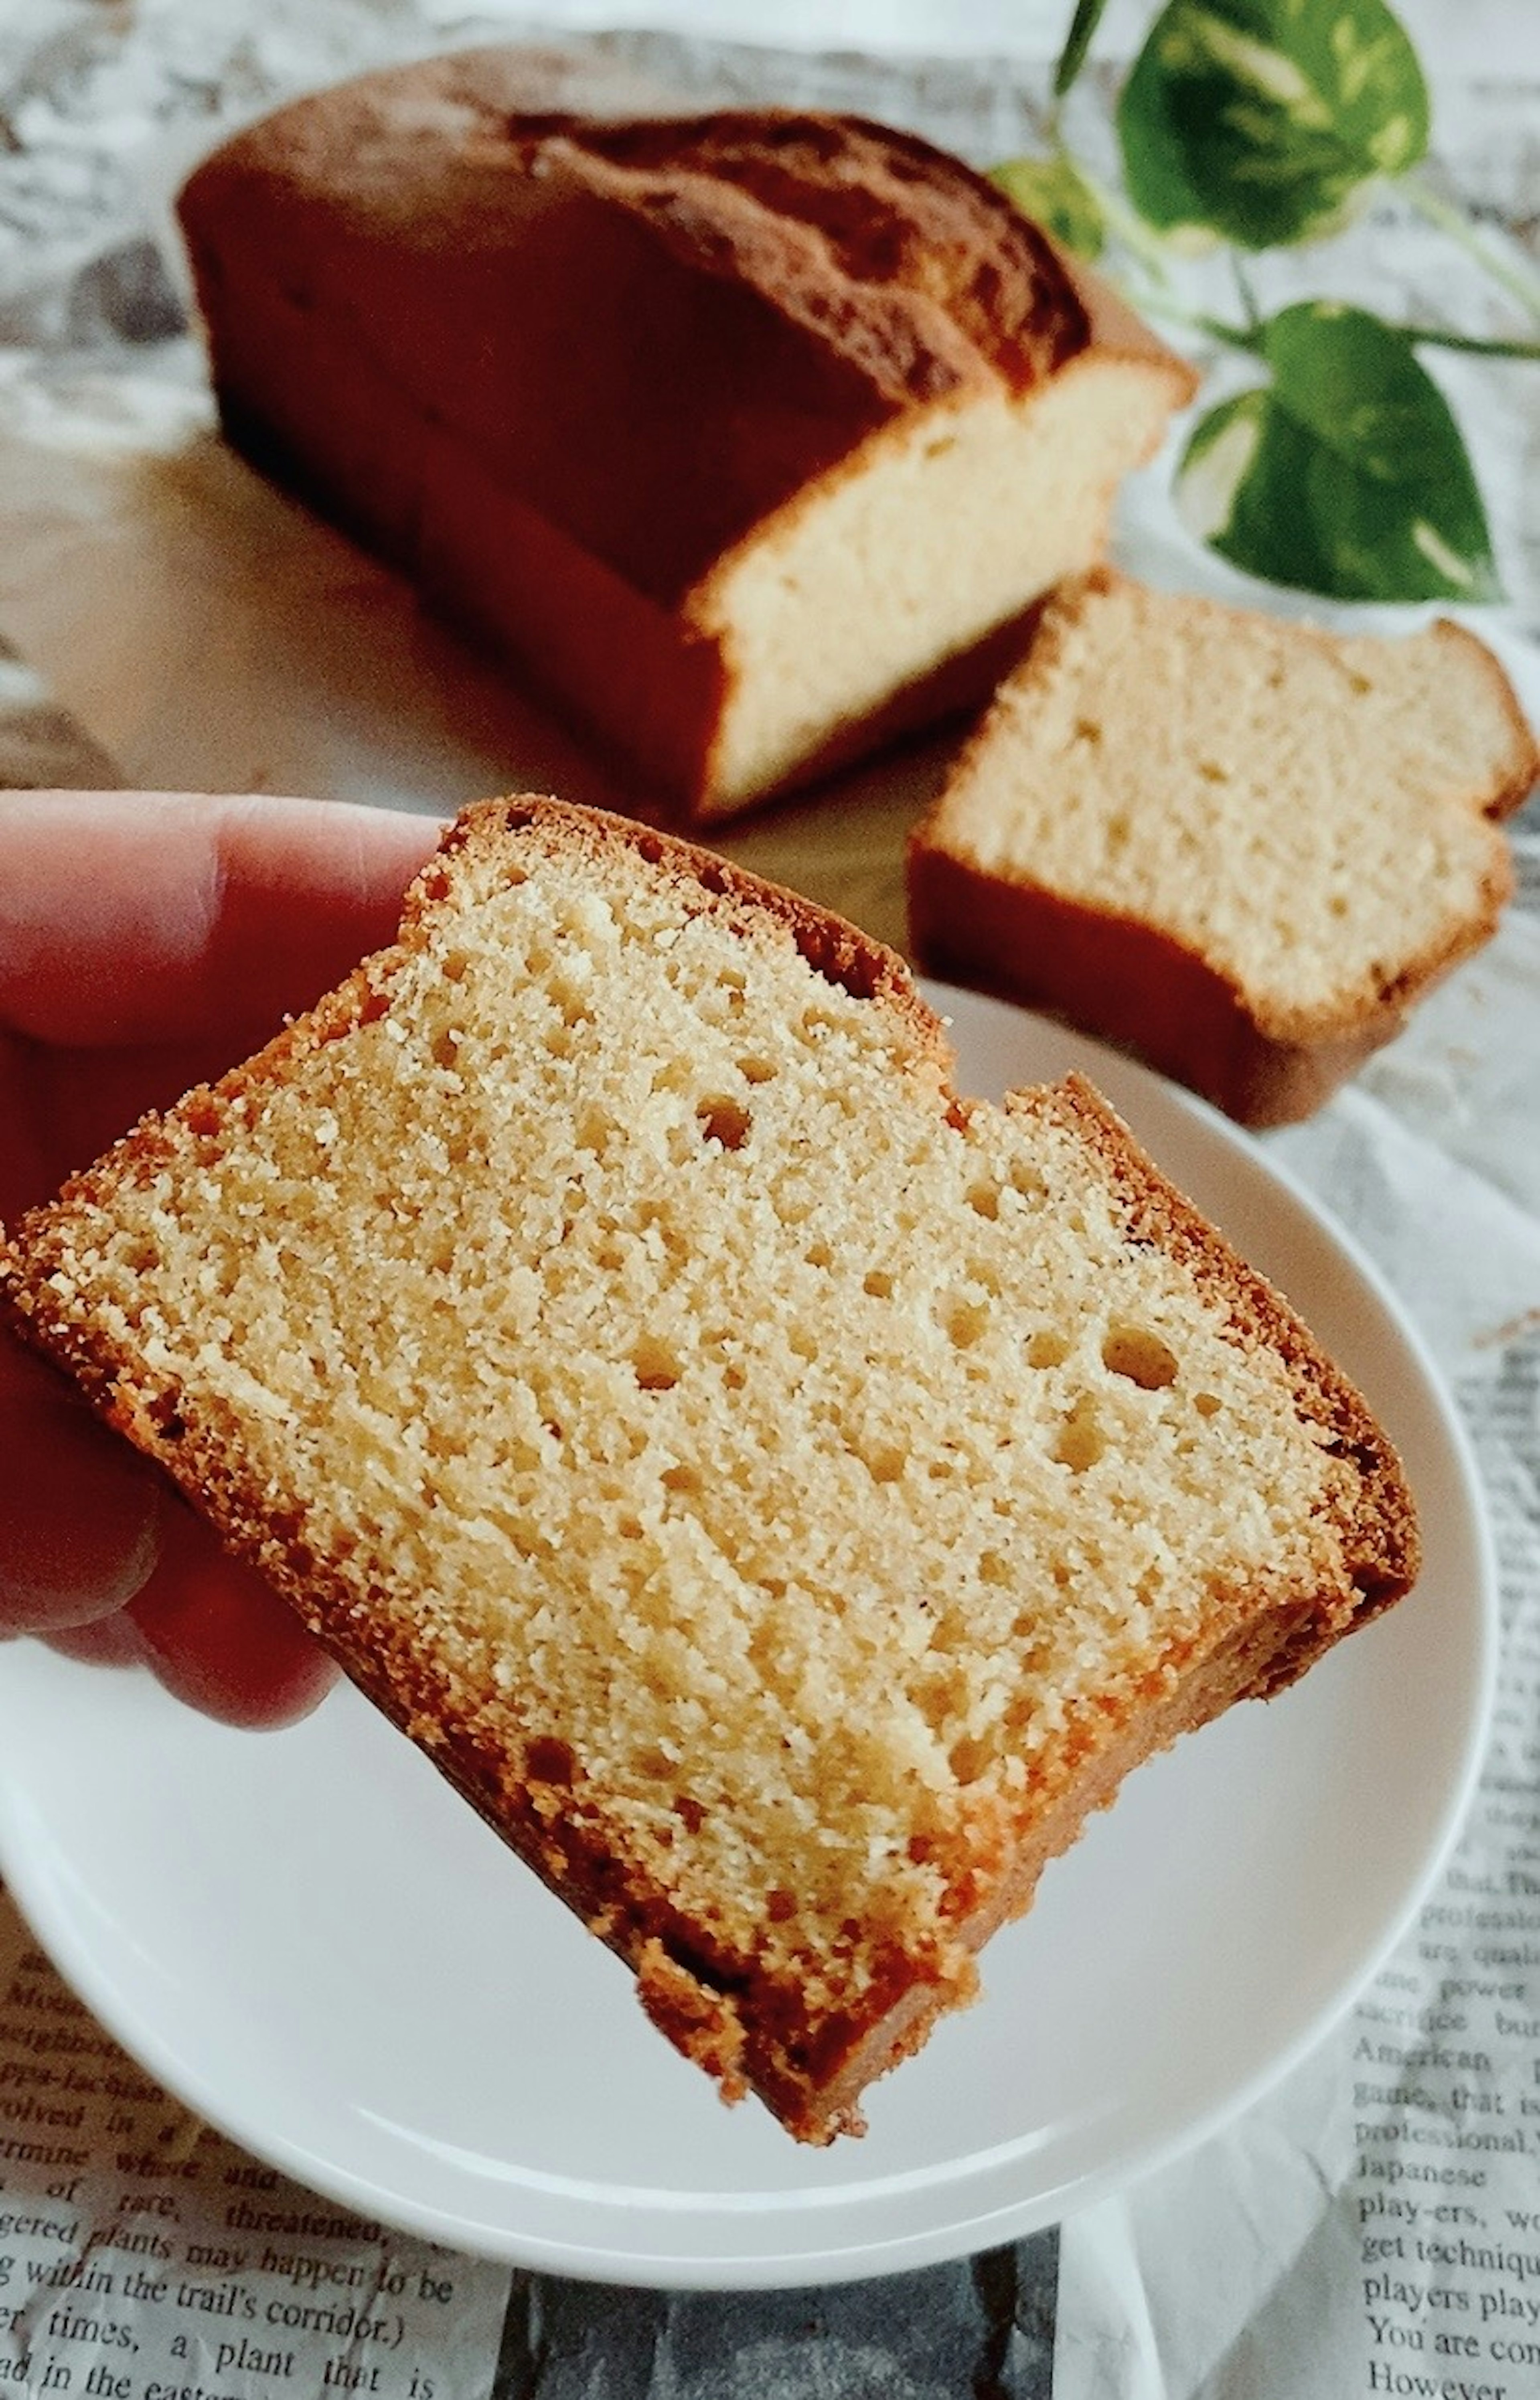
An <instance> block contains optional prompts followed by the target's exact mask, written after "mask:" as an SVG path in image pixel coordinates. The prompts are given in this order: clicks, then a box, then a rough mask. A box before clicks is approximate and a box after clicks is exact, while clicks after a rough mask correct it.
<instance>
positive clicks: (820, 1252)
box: [802, 1242, 834, 1267]
mask: <svg viewBox="0 0 1540 2400" xmlns="http://www.w3.org/2000/svg"><path fill="white" fill-rule="evenodd" d="M802 1256H803V1258H804V1259H805V1260H806V1261H807V1262H808V1264H809V1266H810V1267H830V1266H832V1265H833V1264H834V1252H833V1251H832V1250H831V1249H830V1248H829V1246H828V1244H827V1242H811V1243H810V1244H809V1246H808V1248H806V1249H805V1250H804V1251H803V1253H802Z"/></svg>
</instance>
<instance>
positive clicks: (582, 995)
mask: <svg viewBox="0 0 1540 2400" xmlns="http://www.w3.org/2000/svg"><path fill="white" fill-rule="evenodd" d="M551 997H552V1000H553V1001H554V1002H555V1003H556V1005H557V1007H558V1008H559V1009H560V1010H561V1012H562V1021H563V1023H564V1024H566V1025H582V1024H584V1023H585V1022H587V1021H589V1020H591V1019H592V1017H593V1003H592V1002H591V1001H590V999H589V997H588V994H587V993H586V992H585V991H582V990H580V989H579V987H578V986H577V985H576V984H574V983H568V982H566V980H565V979H562V980H559V981H557V982H556V983H554V984H552V989H551Z"/></svg>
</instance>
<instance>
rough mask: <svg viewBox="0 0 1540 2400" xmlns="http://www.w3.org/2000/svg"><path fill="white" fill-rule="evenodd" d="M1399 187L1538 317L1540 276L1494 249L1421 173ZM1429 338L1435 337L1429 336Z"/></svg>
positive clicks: (1403, 178)
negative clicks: (1425, 180)
mask: <svg viewBox="0 0 1540 2400" xmlns="http://www.w3.org/2000/svg"><path fill="white" fill-rule="evenodd" d="M1398 188H1399V189H1400V190H1401V191H1403V192H1404V193H1405V194H1406V197H1407V198H1408V199H1409V200H1410V201H1411V205H1412V207H1413V208H1414V209H1416V210H1417V211H1418V212H1419V214H1420V215H1422V216H1424V217H1426V219H1427V221H1428V223H1429V225H1437V226H1438V230H1439V232H1440V233H1443V234H1447V235H1448V236H1449V239H1450V240H1451V241H1452V242H1455V243H1457V244H1458V246H1459V248H1460V249H1461V250H1463V251H1464V252H1465V255H1466V256H1467V257H1468V258H1473V259H1474V260H1475V261H1476V264H1477V265H1478V266H1479V267H1481V268H1483V269H1484V271H1485V272H1486V273H1487V274H1488V275H1490V276H1491V277H1492V281H1493V282H1494V283H1500V284H1501V285H1502V287H1503V290H1504V291H1505V292H1506V293H1508V294H1509V295H1510V297H1511V298H1513V299H1515V300H1517V301H1518V302H1519V304H1520V307H1523V308H1525V309H1527V310H1528V312H1529V314H1530V315H1531V316H1532V317H1533V318H1536V319H1540V277H1537V276H1536V275H1534V274H1533V271H1532V270H1531V269H1530V268H1529V267H1528V266H1520V265H1519V264H1518V263H1517V262H1516V261H1515V260H1513V259H1511V258H1506V257H1504V255H1503V254H1502V252H1500V251H1496V250H1493V249H1492V246H1491V244H1490V243H1489V242H1486V241H1483V239H1481V236H1480V234H1479V232H1478V231H1477V229H1476V227H1475V225H1472V223H1471V221H1470V219H1469V218H1468V217H1467V216H1466V215H1465V211H1464V210H1463V209H1458V208H1454V207H1452V206H1451V203H1450V202H1449V201H1448V200H1445V199H1442V198H1439V195H1438V193H1437V192H1436V191H1434V190H1433V189H1432V187H1431V186H1430V185H1429V184H1424V182H1423V180H1422V178H1421V177H1420V176H1418V175H1403V176H1402V177H1401V179H1400V182H1399V185H1398ZM1428 338H1429V339H1433V338H1435V337H1434V336H1431V335H1430V336H1428Z"/></svg>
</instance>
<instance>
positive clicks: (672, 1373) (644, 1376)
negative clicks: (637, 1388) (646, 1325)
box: [631, 1335, 679, 1392]
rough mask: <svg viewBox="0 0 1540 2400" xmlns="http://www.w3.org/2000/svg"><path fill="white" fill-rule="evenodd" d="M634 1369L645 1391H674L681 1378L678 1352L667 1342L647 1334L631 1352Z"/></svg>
mask: <svg viewBox="0 0 1540 2400" xmlns="http://www.w3.org/2000/svg"><path fill="white" fill-rule="evenodd" d="M631 1365H632V1371H633V1372H634V1375H635V1377H636V1381H637V1383H638V1384H640V1385H641V1387H642V1389H643V1391H644V1392H672V1391H673V1389H674V1386H675V1384H676V1383H677V1382H678V1380H679V1359H678V1356H677V1353H676V1352H675V1350H673V1349H672V1348H671V1347H670V1345H669V1343H666V1342H660V1341H659V1340H658V1339H657V1338H656V1337H655V1336H650V1335H649V1336H646V1337H644V1339H643V1340H642V1341H640V1342H638V1343H637V1344H636V1347H635V1349H634V1351H633V1352H632V1354H631Z"/></svg>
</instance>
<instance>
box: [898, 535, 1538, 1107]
mask: <svg viewBox="0 0 1540 2400" xmlns="http://www.w3.org/2000/svg"><path fill="white" fill-rule="evenodd" d="M1537 771H1540V757H1537V755H1536V751H1535V745H1534V741H1533V736H1532V734H1531V732H1530V730H1529V728H1528V726H1527V725H1526V723H1525V721H1524V718H1523V716H1522V713H1521V712H1520V707H1519V703H1518V702H1517V700H1516V698H1515V696H1514V693H1513V691H1512V689H1511V688H1510V686H1509V684H1508V681H1507V677H1506V675H1505V674H1504V672H1503V670H1502V668H1501V667H1500V665H1499V664H1498V662H1497V661H1496V660H1495V659H1494V658H1493V657H1492V654H1491V652H1490V651H1489V650H1487V649H1486V648H1485V647H1484V646H1483V645H1482V644H1481V643H1480V642H1479V641H1478V640H1477V639H1476V637H1475V636H1474V634H1468V633H1466V632H1465V630H1464V629H1463V628H1462V627H1460V626H1457V625H1454V624H1451V623H1449V622H1447V621H1440V622H1438V623H1435V624H1433V625H1430V626H1429V627H1428V628H1427V629H1426V630H1425V631H1424V632H1422V633H1419V634H1413V635H1411V636H1410V637H1407V638H1402V639H1398V640H1386V639H1383V638H1380V637H1377V636H1374V635H1370V634H1354V635H1347V636H1344V635H1337V634H1329V633H1327V632H1324V631H1322V630H1320V629H1318V628H1316V627H1314V626H1311V625H1306V624H1301V623H1298V622H1294V621H1289V620H1282V619H1278V618H1274V617H1267V616H1262V615H1260V614H1257V613H1254V612H1252V611H1249V610H1245V609H1237V608H1231V607H1223V606H1221V605H1220V604H1219V603H1218V602H1215V601H1209V600H1200V599H1193V598H1188V597H1182V596H1178V595H1175V594H1172V593H1160V592H1152V591H1150V590H1148V589H1146V588H1145V587H1144V586H1143V585H1141V584H1139V583H1137V582H1135V581H1133V580H1131V579H1129V578H1128V577H1126V576H1123V575H1120V574H1117V573H1115V572H1114V571H1113V570H1111V568H1106V567H1102V568H1097V569H1094V570H1093V571H1092V572H1091V573H1089V574H1088V575H1086V576H1084V577H1083V578H1081V579H1080V580H1078V581H1077V582H1075V583H1072V584H1070V585H1067V586H1066V587H1065V588H1064V589H1063V590H1062V591H1061V592H1059V593H1056V595H1055V597H1054V599H1053V601H1052V602H1051V604H1050V605H1049V606H1048V607H1047V608H1046V609H1045V610H1044V611H1043V617H1042V620H1041V621H1040V623H1039V625H1038V627H1037V629H1036V632H1035V634H1034V636H1033V640H1032V643H1031V646H1030V648H1029V651H1028V653H1027V655H1026V657H1025V658H1024V659H1023V661H1021V663H1020V665H1019V666H1018V667H1017V668H1016V669H1015V671H1014V672H1013V674H1012V675H1010V676H1009V677H1008V679H1007V680H1006V682H1005V683H1004V684H1003V685H1002V687H1001V689H1000V691H999V692H998V693H997V695H996V697H995V700H994V702H993V704H992V706H991V708H990V709H989V711H988V715H987V716H986V717H985V719H984V722H983V724H982V725H981V727H980V728H979V730H978V731H977V732H976V734H975V735H974V737H973V739H972V741H971V742H970V743H969V744H968V746H967V747H966V748H965V750H964V752H963V753H962V755H961V757H960V758H959V760H958V762H957V765H956V766H955V768H954V770H953V771H952V774H951V775H950V777H949V779H948V782H947V787H946V789H945V790H944V792H943V793H942V795H941V798H939V800H938V801H937V802H936V804H935V806H934V809H933V810H932V811H931V812H930V814H929V815H928V816H927V818H926V819H925V821H924V822H923V823H922V824H921V825H920V826H919V827H918V828H917V830H916V832H915V835H914V837H913V839H912V841H911V843H910V848H909V857H908V893H909V927H910V939H911V945H912V947H913V948H914V950H915V952H916V954H917V955H918V956H919V957H920V958H921V959H922V960H924V961H926V962H927V963H928V964H929V965H931V966H933V967H934V968H935V969H936V970H937V971H938V972H940V973H943V974H947V975H952V976H954V977H955V978H956V979H958V980H959V981H961V982H967V983H975V984H984V985H986V986H988V987H989V988H991V989H996V990H1001V991H1004V992H1006V993H1007V994H1009V995H1011V996H1012V997H1014V998H1016V999H1021V1000H1026V1001H1029V1002H1032V1003H1034V1004H1035V1005H1038V1006H1041V1007H1044V1008H1048V1009H1052V1010H1054V1011H1056V1012H1057V1013H1058V1014H1060V1015H1061V1016H1066V1017H1068V1018H1069V1019H1070V1021H1071V1022H1072V1023H1074V1024H1076V1025H1078V1026H1081V1027H1083V1028H1084V1029H1086V1030H1090V1031H1092V1032H1095V1033H1099V1034H1104V1035H1106V1036H1108V1037H1109V1038H1111V1040H1113V1041H1116V1042H1119V1043H1124V1044H1126V1045H1127V1046H1129V1047H1130V1048H1132V1049H1134V1050H1137V1051H1138V1052H1139V1053H1140V1054H1141V1056H1142V1057H1145V1058H1147V1059H1148V1060H1149V1061H1150V1062H1151V1063H1152V1065H1154V1066H1156V1067H1159V1068H1161V1069H1163V1070H1165V1073H1167V1074H1169V1075H1174V1076H1177V1077H1179V1079H1180V1080H1181V1081H1182V1082H1183V1083H1186V1084H1191V1085H1192V1087H1193V1088H1194V1089H1195V1090H1197V1091H1199V1092H1201V1093H1203V1094H1205V1095H1206V1098H1209V1099H1211V1100H1213V1101H1215V1102H1217V1103H1218V1105H1219V1106H1220V1108H1223V1109H1225V1110H1227V1111H1229V1112H1230V1114H1231V1115H1232V1116H1233V1117H1237V1118H1239V1119H1240V1120H1241V1121H1242V1122H1243V1123H1244V1124H1247V1125H1276V1124H1281V1123H1284V1122H1286V1121H1288V1120H1289V1119H1291V1118H1297V1117H1302V1116H1306V1115H1308V1114H1309V1113H1310V1112H1311V1111H1313V1110H1314V1109H1315V1108H1316V1107H1318V1106H1319V1105H1320V1103H1321V1102H1322V1101H1323V1100H1324V1099H1326V1098H1327V1097H1328V1096H1329V1094H1330V1092H1332V1091H1333V1090H1334V1089H1335V1088H1336V1086H1337V1085H1338V1084H1341V1083H1342V1081H1343V1079H1344V1078H1345V1077H1346V1076H1347V1075H1349V1074H1350V1073H1352V1072H1353V1070H1355V1069H1356V1067H1357V1066H1359V1065H1360V1064H1361V1063H1362V1061H1363V1060H1364V1058H1366V1057H1368V1056H1369V1055H1370V1052H1371V1051H1373V1050H1375V1049H1377V1048H1378V1047H1379V1046H1380V1045H1381V1044H1382V1043H1385V1042H1387V1041H1389V1040H1390V1039H1391V1038H1392V1036H1393V1035H1395V1034H1397V1033H1398V1032H1399V1031H1400V1030H1401V1028H1402V1026H1403V1025H1404V1023H1405V1022H1406V1018H1407V1016H1408V1014H1409V1013H1410V1011H1411V1008H1412V1007H1413V1006H1414V1005H1415V1003H1416V1002H1418V1001H1419V1000H1421V999H1422V997H1423V995H1424V993H1425V992H1426V991H1428V990H1429V989H1431V987H1432V986H1433V985H1434V984H1436V983H1437V982H1438V980H1439V979H1440V978H1441V977H1442V976H1443V975H1446V974H1447V973H1448V972H1449V970H1450V969H1451V968H1452V967H1453V966H1455V965H1457V964H1458V963H1459V961H1461V960H1462V959H1464V958H1465V957H1467V956H1468V955H1469V953H1470V952H1471V951H1473V950H1475V949H1477V948H1479V947H1480V945H1481V944H1482V943H1484V942H1486V941H1487V940H1489V939H1490V938H1491V936H1492V934H1493V932H1494V931H1495V930H1496V926H1497V921H1498V918H1499V915H1500V912H1501V910H1502V907H1503V905H1504V903H1505V901H1506V898H1507V896H1508V894H1509V892H1510V890H1511V888H1512V881H1513V869H1512V863H1511V858H1510V854H1509V849H1508V844H1507V840H1506V837H1505V835H1504V834H1503V833H1502V831H1501V830H1500V825H1499V820H1500V819H1502V818H1503V817H1504V816H1506V815H1507V814H1508V813H1509V812H1510V811H1512V810H1514V809H1516V808H1517V807H1518V806H1519V805H1520V802H1521V801H1522V800H1523V798H1525V796H1526V794H1527V793H1528V792H1529V790H1530V789H1531V787H1532V785H1533V783H1534V780H1535V776H1536V773H1537Z"/></svg>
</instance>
